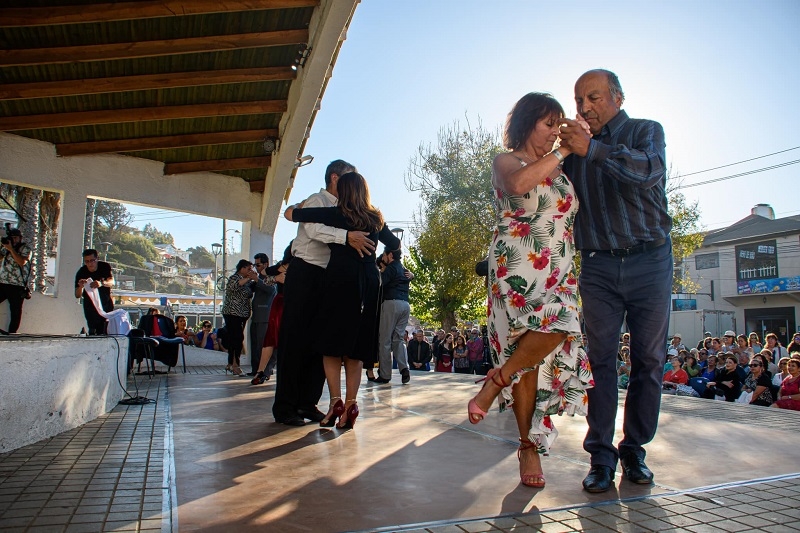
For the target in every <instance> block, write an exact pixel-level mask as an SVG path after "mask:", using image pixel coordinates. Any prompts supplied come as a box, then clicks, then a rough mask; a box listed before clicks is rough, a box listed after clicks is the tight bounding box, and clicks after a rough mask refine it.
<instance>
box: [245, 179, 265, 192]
mask: <svg viewBox="0 0 800 533" xmlns="http://www.w3.org/2000/svg"><path fill="white" fill-rule="evenodd" d="M247 183H249V184H250V192H264V189H265V188H266V186H267V180H255V181H248V182H247Z"/></svg>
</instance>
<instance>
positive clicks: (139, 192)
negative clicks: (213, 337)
mask: <svg viewBox="0 0 800 533" xmlns="http://www.w3.org/2000/svg"><path fill="white" fill-rule="evenodd" d="M163 168H164V166H163V164H162V163H159V162H156V161H150V160H146V159H139V158H135V157H128V156H121V155H116V154H104V155H87V156H74V157H57V156H56V151H55V146H54V145H52V144H50V143H46V142H42V141H36V140H32V139H27V138H25V137H19V136H17V135H11V134H7V133H0V181H4V182H7V183H15V184H19V185H24V186H28V187H35V188H40V189H47V190H51V191H57V192H60V193H61V195H62V197H61V201H62V211H61V221H60V226H59V246H58V261H57V264H56V270H55V272H56V291H55V294H54V295H47V296H45V295H42V294H34V296H33V298H32V299H31V300H28V301H27V302H26V303H25V306H24V308H23V316H22V324H21V326H20V330H19V333H43V334H48V333H55V334H61V333H77V332H79V331H80V330H81V328H82V327H84V326H85V321H84V317H83V309H82V308H81V306H80V305H79V304H78V300H77V299H76V298H75V294H74V284H75V272H77V270H78V269H79V268H80V267H81V265H82V264H83V263H82V259H81V252H82V251H83V229H84V220H85V211H86V199H87V198H88V197H90V196H92V197H99V198H104V199H108V200H115V201H119V202H127V203H136V204H141V205H146V206H153V207H159V208H162V209H172V210H176V211H183V212H188V213H196V214H201V215H206V216H212V217H219V218H227V219H231V220H239V221H242V222H244V223H245V231H244V232H243V235H242V250H243V253H244V254H247V255H246V256H247V257H251V255H252V254H251V253H250V250H251V248H252V249H255V248H253V246H251V241H253V243H254V244H255V245H256V248H258V250H257V251H263V252H265V253H267V254H268V255H269V256H270V258H272V256H273V254H272V235H271V234H266V233H261V232H260V231H258V229H257V228H258V224H257V223H256V224H253V221H256V222H257V221H259V220H260V218H261V214H262V213H261V208H262V195H261V193H251V192H250V188H249V186H248V184H247V183H245V182H244V181H243V180H242V179H240V178H234V177H229V176H223V175H220V174H213V173H208V172H198V173H193V174H181V175H176V176H164V174H163ZM273 226H274V225H273ZM281 252H282V251H281ZM7 324H8V305H7V304H0V328H3V327H5V325H7ZM1 349H2V347H0V350H1Z"/></svg>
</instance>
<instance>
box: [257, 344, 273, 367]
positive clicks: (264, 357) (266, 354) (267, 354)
mask: <svg viewBox="0 0 800 533" xmlns="http://www.w3.org/2000/svg"><path fill="white" fill-rule="evenodd" d="M274 351H275V347H274V346H265V347H263V348H261V360H260V361H259V362H258V372H263V371H264V369H266V368H267V363H269V360H270V359H271V358H272V352H274Z"/></svg>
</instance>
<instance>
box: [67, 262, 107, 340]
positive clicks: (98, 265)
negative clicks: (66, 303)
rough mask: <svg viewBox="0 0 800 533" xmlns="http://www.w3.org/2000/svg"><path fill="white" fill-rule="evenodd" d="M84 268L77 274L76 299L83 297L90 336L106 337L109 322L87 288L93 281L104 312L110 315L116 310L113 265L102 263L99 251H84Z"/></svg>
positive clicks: (92, 284) (92, 285)
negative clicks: (113, 289) (113, 298)
mask: <svg viewBox="0 0 800 533" xmlns="http://www.w3.org/2000/svg"><path fill="white" fill-rule="evenodd" d="M81 255H83V266H82V267H81V268H79V269H78V272H77V273H76V274H75V298H80V297H81V296H83V315H84V316H85V317H86V324H87V325H88V326H89V335H105V334H106V331H107V327H108V321H107V320H106V319H105V318H104V317H102V316H101V315H100V313H98V312H97V309H95V306H94V303H93V302H92V300H91V298H89V296H88V295H87V294H86V291H85V287H86V284H87V283H88V281H89V280H90V279H91V280H92V282H91V285H89V286H90V287H91V288H95V289H97V294H98V296H99V297H100V304H101V305H102V306H103V311H105V312H106V313H110V312H111V311H113V310H114V301H113V300H112V299H111V287H113V286H114V274H113V273H112V271H111V265H109V264H108V263H106V262H105V261H100V260H99V259H98V256H97V250H94V249H91V248H90V249H88V250H84V251H83V254H81Z"/></svg>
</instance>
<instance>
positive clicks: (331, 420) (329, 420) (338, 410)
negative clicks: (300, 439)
mask: <svg viewBox="0 0 800 533" xmlns="http://www.w3.org/2000/svg"><path fill="white" fill-rule="evenodd" d="M334 400H335V401H334ZM343 414H344V404H343V403H342V399H341V398H339V397H338V396H337V397H336V398H331V408H330V410H329V411H328V415H327V416H326V417H325V418H323V419H322V420H320V422H319V425H320V427H323V428H332V427H333V426H334V424H336V419H337V418H339V417H340V416H342V415H343Z"/></svg>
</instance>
